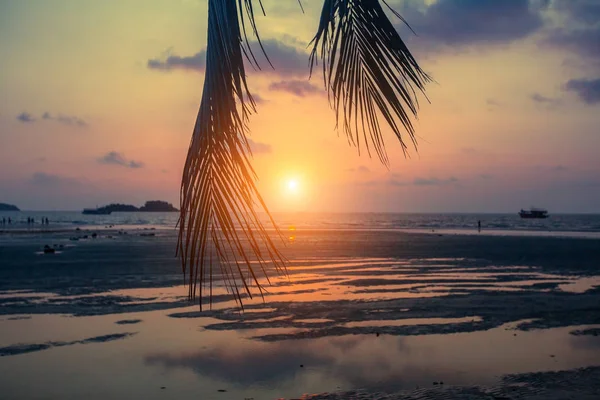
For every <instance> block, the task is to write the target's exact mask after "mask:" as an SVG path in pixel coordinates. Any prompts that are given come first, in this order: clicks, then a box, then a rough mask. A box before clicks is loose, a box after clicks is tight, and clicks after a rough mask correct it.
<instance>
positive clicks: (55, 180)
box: [31, 172, 80, 186]
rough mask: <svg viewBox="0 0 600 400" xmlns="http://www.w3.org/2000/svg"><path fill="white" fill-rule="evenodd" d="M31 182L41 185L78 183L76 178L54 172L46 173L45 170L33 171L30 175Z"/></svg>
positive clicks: (71, 184) (70, 184)
mask: <svg viewBox="0 0 600 400" xmlns="http://www.w3.org/2000/svg"><path fill="white" fill-rule="evenodd" d="M31 183H33V184H34V185H41V186H73V185H79V184H80V182H79V181H78V180H77V179H74V178H69V177H65V176H61V175H56V174H48V173H46V172H35V173H34V174H33V175H32V176H31Z"/></svg>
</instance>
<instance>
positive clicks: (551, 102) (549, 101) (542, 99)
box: [529, 93, 560, 106]
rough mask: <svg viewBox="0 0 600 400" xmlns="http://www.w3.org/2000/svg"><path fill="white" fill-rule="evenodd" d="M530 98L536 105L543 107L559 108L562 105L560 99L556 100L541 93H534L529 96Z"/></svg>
mask: <svg viewBox="0 0 600 400" xmlns="http://www.w3.org/2000/svg"><path fill="white" fill-rule="evenodd" d="M529 98H530V99H531V100H533V101H534V102H535V103H538V104H543V105H547V106H557V105H559V104H560V100H559V99H554V98H552V97H546V96H544V95H541V94H539V93H533V94H531V95H530V96H529Z"/></svg>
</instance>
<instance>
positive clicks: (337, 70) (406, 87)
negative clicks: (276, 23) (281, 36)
mask: <svg viewBox="0 0 600 400" xmlns="http://www.w3.org/2000/svg"><path fill="white" fill-rule="evenodd" d="M383 3H384V4H385V5H386V6H387V7H388V8H389V9H390V11H391V12H393V13H394V15H396V16H397V17H398V18H400V19H401V20H402V21H403V22H405V21H404V19H403V18H402V16H401V15H400V14H398V13H397V12H396V11H394V10H393V9H392V8H391V7H389V6H388V5H387V3H386V2H385V1H383ZM312 43H313V49H312V52H311V55H310V64H311V71H312V68H313V67H314V65H315V64H316V62H317V58H321V60H322V61H323V66H322V67H323V78H324V81H325V87H326V88H327V90H328V93H329V100H330V104H331V105H332V107H333V109H334V111H335V113H336V125H337V126H338V127H339V124H340V122H339V119H340V117H341V119H342V127H343V130H344V132H345V133H346V136H347V137H348V141H349V142H350V143H352V144H354V145H356V146H357V147H358V149H359V152H360V143H361V131H362V141H364V143H365V146H366V148H367V152H368V153H369V155H371V150H370V147H369V142H370V143H371V146H372V147H373V148H374V149H375V152H376V153H377V155H378V157H379V159H380V160H381V162H382V163H383V164H385V165H386V166H387V165H389V160H388V157H387V152H386V150H385V142H384V139H383V135H382V132H381V123H380V122H379V118H378V114H380V115H381V116H382V117H383V118H384V120H385V122H386V123H387V124H388V125H389V127H390V128H391V129H392V131H393V132H394V134H395V135H396V137H397V138H398V140H399V142H400V145H401V146H402V150H403V151H404V154H405V155H406V149H407V145H406V143H405V141H404V139H403V137H402V130H401V128H400V126H404V128H405V130H406V131H407V132H408V134H409V137H410V139H411V140H412V142H413V144H414V145H415V147H416V144H417V143H416V140H415V135H414V128H413V125H412V123H411V119H410V114H412V115H413V116H416V115H417V109H418V101H417V100H418V99H417V96H416V92H415V88H416V89H418V90H419V91H420V92H422V93H423V92H424V87H425V83H427V82H429V81H430V80H431V78H430V77H429V76H428V75H427V74H426V73H425V72H423V70H422V69H421V67H419V64H418V63H417V61H416V60H415V59H414V57H413V56H412V54H411V53H410V51H409V50H408V47H406V44H405V43H404V42H403V41H402V39H401V38H400V35H398V32H397V31H396V29H395V28H394V26H393V25H392V23H391V22H390V20H389V19H388V17H387V16H386V14H385V13H384V10H383V8H382V7H381V4H380V3H379V1H378V0H325V1H324V4H323V10H322V12H321V19H320V22H319V28H318V30H317V34H316V35H315V37H314V39H313V41H312Z"/></svg>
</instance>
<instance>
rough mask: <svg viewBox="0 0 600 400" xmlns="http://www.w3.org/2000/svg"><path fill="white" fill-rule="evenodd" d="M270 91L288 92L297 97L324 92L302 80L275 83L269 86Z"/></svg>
mask: <svg viewBox="0 0 600 400" xmlns="http://www.w3.org/2000/svg"><path fill="white" fill-rule="evenodd" d="M269 90H271V91H278V92H287V93H290V94H293V95H294V96H297V97H306V96H307V95H311V94H316V93H321V92H322V89H319V88H318V87H316V86H314V85H313V84H311V83H310V82H308V81H300V80H290V81H279V82H273V83H271V84H270V85H269Z"/></svg>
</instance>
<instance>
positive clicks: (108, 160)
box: [98, 151, 144, 169]
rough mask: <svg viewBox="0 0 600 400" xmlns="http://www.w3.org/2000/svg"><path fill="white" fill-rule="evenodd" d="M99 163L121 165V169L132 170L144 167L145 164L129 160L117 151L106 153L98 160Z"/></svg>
mask: <svg viewBox="0 0 600 400" xmlns="http://www.w3.org/2000/svg"><path fill="white" fill-rule="evenodd" d="M98 162H99V163H100V164H108V165H119V166H121V167H126V168H132V169H137V168H142V167H144V163H143V162H141V161H134V160H128V159H126V158H125V156H124V155H123V154H121V153H118V152H116V151H110V152H108V153H106V154H105V155H104V156H102V157H100V158H99V159H98Z"/></svg>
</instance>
